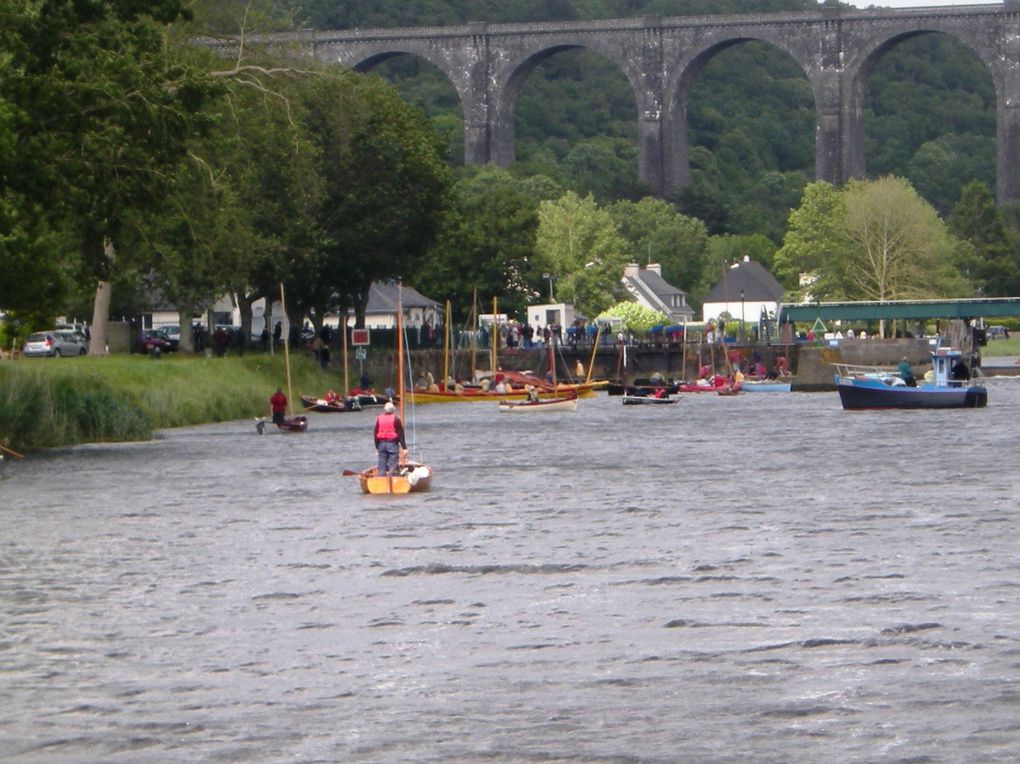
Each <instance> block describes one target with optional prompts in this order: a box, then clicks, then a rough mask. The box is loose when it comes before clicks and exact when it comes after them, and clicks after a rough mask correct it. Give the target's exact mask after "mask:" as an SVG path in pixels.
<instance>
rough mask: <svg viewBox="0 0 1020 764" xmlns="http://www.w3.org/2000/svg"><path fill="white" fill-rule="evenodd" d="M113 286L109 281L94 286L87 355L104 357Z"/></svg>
mask: <svg viewBox="0 0 1020 764" xmlns="http://www.w3.org/2000/svg"><path fill="white" fill-rule="evenodd" d="M112 297H113V286H112V285H111V284H110V282H109V281H100V282H98V283H97V284H96V298H95V301H94V302H93V303H92V326H90V327H89V355H106V353H107V347H106V329H107V324H108V323H109V322H110V301H111V299H112Z"/></svg>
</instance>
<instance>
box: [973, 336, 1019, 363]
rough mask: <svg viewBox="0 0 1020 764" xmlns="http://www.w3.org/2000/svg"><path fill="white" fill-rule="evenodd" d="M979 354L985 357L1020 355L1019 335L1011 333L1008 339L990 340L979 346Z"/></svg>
mask: <svg viewBox="0 0 1020 764" xmlns="http://www.w3.org/2000/svg"><path fill="white" fill-rule="evenodd" d="M981 355H982V356H984V357H985V358H995V357H996V356H1009V355H1020V337H1016V336H1013V335H1012V334H1011V335H1010V337H1009V339H1008V340H990V341H989V342H988V344H987V345H985V346H984V347H983V348H981Z"/></svg>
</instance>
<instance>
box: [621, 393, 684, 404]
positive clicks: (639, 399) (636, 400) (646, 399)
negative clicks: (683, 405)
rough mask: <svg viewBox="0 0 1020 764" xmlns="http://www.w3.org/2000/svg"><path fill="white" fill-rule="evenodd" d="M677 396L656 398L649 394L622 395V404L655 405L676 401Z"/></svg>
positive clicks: (677, 399)
mask: <svg viewBox="0 0 1020 764" xmlns="http://www.w3.org/2000/svg"><path fill="white" fill-rule="evenodd" d="M679 400H680V399H679V398H656V397H654V396H651V395H624V396H623V405H624V406H644V405H649V406H657V405H662V404H668V403H676V402H677V401H679Z"/></svg>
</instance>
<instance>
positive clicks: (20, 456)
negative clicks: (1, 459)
mask: <svg viewBox="0 0 1020 764" xmlns="http://www.w3.org/2000/svg"><path fill="white" fill-rule="evenodd" d="M0 451H4V452H5V453H8V454H10V455H11V456H13V457H14V458H15V459H24V458H25V457H24V455H23V454H19V453H18V452H17V451H13V450H11V449H9V448H7V446H5V445H3V444H2V443H0Z"/></svg>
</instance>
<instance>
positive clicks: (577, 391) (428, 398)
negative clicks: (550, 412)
mask: <svg viewBox="0 0 1020 764" xmlns="http://www.w3.org/2000/svg"><path fill="white" fill-rule="evenodd" d="M563 396H571V397H575V396H576V397H577V398H593V397H595V387H594V386H593V385H588V384H581V385H559V386H558V387H557V388H556V389H555V390H554V389H552V388H549V389H542V388H539V390H538V397H539V398H541V399H543V400H545V399H548V398H562V397H563ZM407 397H408V400H410V401H411V402H412V403H415V404H417V403H479V402H484V401H488V402H490V403H491V402H493V401H497V402H499V401H525V400H527V399H528V392H527V390H515V391H514V392H512V393H497V392H490V391H488V390H470V389H469V390H464V391H463V392H459V393H458V392H456V391H453V390H448V391H443V390H440V391H435V390H432V391H427V390H414V391H410V392H408V393H407Z"/></svg>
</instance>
